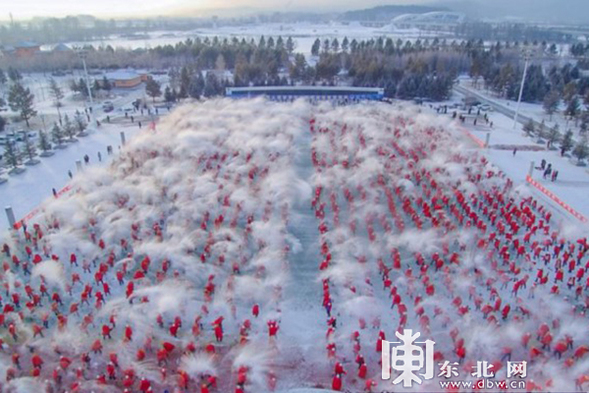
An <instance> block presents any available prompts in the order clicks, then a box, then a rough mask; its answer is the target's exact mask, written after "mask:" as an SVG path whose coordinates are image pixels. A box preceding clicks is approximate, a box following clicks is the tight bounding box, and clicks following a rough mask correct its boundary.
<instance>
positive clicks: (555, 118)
mask: <svg viewBox="0 0 589 393" xmlns="http://www.w3.org/2000/svg"><path fill="white" fill-rule="evenodd" d="M460 86H461V87H463V88H466V89H470V90H473V91H476V92H477V93H479V94H482V95H483V96H485V97H486V98H487V99H488V100H492V101H493V102H495V103H497V105H501V106H504V107H506V108H509V109H511V110H513V111H515V110H516V108H517V101H511V100H508V99H505V98H501V97H497V95H496V94H495V93H493V92H492V91H489V90H487V89H485V88H484V81H483V80H480V81H479V83H478V85H477V88H475V87H474V86H473V83H472V80H471V79H470V78H467V77H462V78H460ZM565 109H566V108H565V107H564V103H563V102H562V101H561V102H560V106H559V108H558V110H557V112H556V113H554V114H553V115H552V116H549V115H547V114H546V112H545V111H544V108H543V105H542V103H530V102H521V103H520V107H519V113H520V115H523V116H527V117H528V118H532V119H534V120H535V121H537V122H538V123H541V122H542V121H544V123H545V124H546V130H549V129H550V128H552V127H554V126H555V125H558V128H559V130H560V133H561V134H564V133H565V132H566V131H567V130H569V129H570V130H571V131H573V134H574V135H575V137H578V135H579V131H580V130H579V126H580V123H579V122H577V123H575V121H571V120H569V119H568V118H567V117H566V116H564V111H565Z"/></svg>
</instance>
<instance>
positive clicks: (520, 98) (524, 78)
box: [513, 50, 531, 130]
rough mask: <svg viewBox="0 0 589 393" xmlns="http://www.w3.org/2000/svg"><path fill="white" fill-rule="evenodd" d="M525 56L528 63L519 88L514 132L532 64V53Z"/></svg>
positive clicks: (526, 53)
mask: <svg viewBox="0 0 589 393" xmlns="http://www.w3.org/2000/svg"><path fill="white" fill-rule="evenodd" d="M523 55H524V59H525V60H526V61H525V63H524V75H523V76H522V83H521V85H520V88H519V97H518V99H517V106H516V108H515V116H514V117H513V129H514V130H515V128H516V127H517V118H518V116H519V107H520V105H521V102H522V95H523V93H524V85H525V83H526V76H527V74H528V64H529V63H530V57H531V53H530V52H529V51H527V50H526V51H524V52H523Z"/></svg>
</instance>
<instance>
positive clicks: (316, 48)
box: [311, 38, 321, 56]
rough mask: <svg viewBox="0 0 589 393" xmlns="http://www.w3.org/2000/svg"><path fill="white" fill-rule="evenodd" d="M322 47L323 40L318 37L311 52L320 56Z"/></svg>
mask: <svg viewBox="0 0 589 393" xmlns="http://www.w3.org/2000/svg"><path fill="white" fill-rule="evenodd" d="M320 49H321V41H319V38H317V39H316V40H315V42H314V43H313V46H312V47H311V54H312V55H313V56H319V50H320Z"/></svg>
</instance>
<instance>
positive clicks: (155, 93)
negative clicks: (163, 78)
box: [145, 78, 162, 103]
mask: <svg viewBox="0 0 589 393" xmlns="http://www.w3.org/2000/svg"><path fill="white" fill-rule="evenodd" d="M145 92H146V93H147V95H148V96H150V97H151V98H152V99H153V102H154V103H155V98H156V97H159V96H161V95H162V89H161V86H160V83H159V82H158V81H156V80H155V79H153V78H148V79H147V83H146V84H145Z"/></svg>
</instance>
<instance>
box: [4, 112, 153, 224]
mask: <svg viewBox="0 0 589 393" xmlns="http://www.w3.org/2000/svg"><path fill="white" fill-rule="evenodd" d="M127 123H129V124H127ZM127 123H125V124H122V123H120V124H105V125H103V126H101V127H100V129H98V130H95V131H93V132H92V133H91V134H90V135H89V136H87V137H84V138H78V142H74V143H69V144H67V145H66V146H68V147H67V148H66V149H57V150H56V151H55V154H54V155H53V156H51V157H44V158H40V161H41V163H40V164H38V165H36V166H30V167H27V170H26V171H25V172H24V173H22V174H19V175H14V176H10V178H9V181H8V182H6V183H4V184H0V206H2V207H3V208H4V207H6V206H11V207H12V208H13V211H14V214H15V216H16V218H17V220H19V219H21V218H22V217H24V216H25V215H27V213H29V212H30V211H31V210H33V209H34V208H36V207H38V206H39V205H41V204H42V203H43V201H44V200H45V199H46V198H53V197H52V189H53V188H55V189H56V190H57V191H59V190H61V189H62V188H63V187H65V186H66V184H67V183H68V182H69V180H70V179H69V176H68V171H71V172H72V174H75V175H77V172H78V171H77V169H76V161H77V160H81V161H82V163H83V162H84V156H85V155H88V156H89V157H90V166H92V167H94V166H98V167H101V166H104V165H106V164H107V163H109V162H111V160H112V157H113V156H109V155H108V154H107V146H112V148H113V153H114V154H115V155H117V154H118V152H119V147H120V145H121V139H120V132H121V131H123V132H124V133H125V135H126V137H127V138H132V137H133V136H134V135H135V134H137V133H138V132H139V131H140V130H139V127H138V126H137V123H135V124H130V123H131V121H130V120H129V121H128V122H127ZM145 128H147V124H146V125H145ZM99 152H100V153H101V156H102V162H100V161H99V160H98V153H99ZM84 167H86V168H87V167H88V166H87V165H85V164H84ZM0 228H1V229H2V230H6V229H7V228H8V221H7V219H6V217H5V216H4V217H2V220H0Z"/></svg>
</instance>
